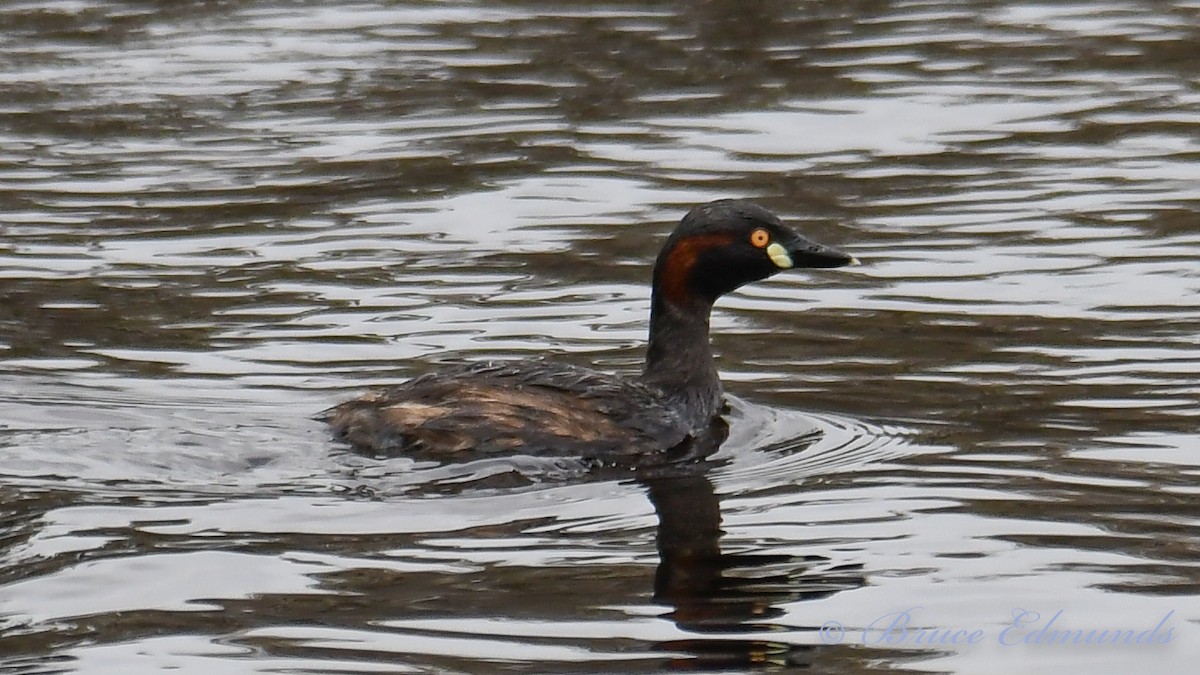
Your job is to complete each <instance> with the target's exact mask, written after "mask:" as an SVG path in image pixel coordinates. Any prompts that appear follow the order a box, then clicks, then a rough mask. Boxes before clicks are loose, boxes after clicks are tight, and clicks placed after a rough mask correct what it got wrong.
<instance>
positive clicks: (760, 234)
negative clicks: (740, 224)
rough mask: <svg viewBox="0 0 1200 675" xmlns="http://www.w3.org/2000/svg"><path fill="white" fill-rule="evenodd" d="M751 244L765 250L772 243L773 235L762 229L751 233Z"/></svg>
mask: <svg viewBox="0 0 1200 675" xmlns="http://www.w3.org/2000/svg"><path fill="white" fill-rule="evenodd" d="M750 243H751V244H754V245H755V246H757V247H758V248H763V247H765V246H766V245H767V244H769V243H771V235H770V234H769V233H768V232H767V231H766V230H764V229H762V228H761V227H760V228H759V229H757V230H755V231H753V232H751V233H750Z"/></svg>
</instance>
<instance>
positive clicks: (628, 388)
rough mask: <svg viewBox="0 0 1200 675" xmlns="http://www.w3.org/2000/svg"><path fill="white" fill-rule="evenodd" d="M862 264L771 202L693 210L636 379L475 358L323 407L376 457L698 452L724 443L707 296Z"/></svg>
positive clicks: (654, 299)
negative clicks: (792, 274)
mask: <svg viewBox="0 0 1200 675" xmlns="http://www.w3.org/2000/svg"><path fill="white" fill-rule="evenodd" d="M854 264H858V261H857V260H856V259H855V258H854V257H852V256H850V255H848V254H846V253H843V252H841V251H838V250H836V249H833V248H830V247H828V246H824V245H821V244H818V243H815V242H813V241H810V240H808V239H806V238H804V237H803V236H801V235H800V234H799V233H798V232H796V231H795V230H794V229H792V228H790V227H788V226H787V225H784V224H783V222H781V221H780V219H779V218H778V217H776V216H775V215H774V214H773V213H771V212H770V211H768V210H767V209H765V208H763V207H761V206H759V205H757V204H754V203H752V202H749V201H745V200H738V199H722V200H718V201H714V202H710V203H708V204H703V205H700V206H697V207H696V208H694V209H692V210H691V211H690V212H688V214H687V215H685V216H684V217H683V220H681V221H680V223H679V225H678V226H677V227H676V228H675V230H674V231H673V232H672V233H671V235H670V236H669V237H668V238H667V240H666V242H665V244H664V245H663V247H662V251H661V252H660V253H659V255H658V258H657V259H656V261H655V263H654V271H653V277H652V285H651V303H650V334H649V342H648V345H647V348H646V362H645V367H644V369H643V371H642V374H641V376H640V377H636V378H625V377H619V376H616V375H611V374H608V373H603V372H598V371H595V370H591V369H588V368H583V367H579V366H574V365H567V364H559V363H553V362H550V361H546V360H543V359H534V360H525V361H480V362H473V363H467V364H464V365H459V366H453V367H450V368H446V369H442V370H438V371H436V372H431V373H428V374H425V375H421V376H419V377H416V378H414V379H412V380H410V381H408V382H406V383H404V384H401V385H397V386H391V387H387V388H382V389H378V390H376V391H372V392H369V393H367V394H365V395H363V396H361V397H359V398H356V399H353V400H351V401H347V402H345V403H342V404H340V405H338V406H335V407H333V408H330V409H329V410H327V411H325V412H324V413H323V414H322V416H323V417H324V419H326V420H327V421H328V422H329V424H330V426H331V427H332V429H333V431H334V434H335V436H336V437H338V438H339V439H341V440H344V441H346V442H347V443H349V444H350V445H351V446H352V447H354V448H355V449H356V450H358V451H360V452H364V453H367V454H372V455H401V454H404V455H414V456H423V457H437V458H443V459H451V458H463V459H466V458H473V457H477V456H481V455H487V454H490V453H516V452H519V453H525V454H531V455H554V456H577V457H583V458H590V459H598V460H602V461H606V462H612V463H615V464H625V463H633V464H637V463H641V462H656V461H660V460H662V459H663V458H668V457H676V456H682V455H691V454H695V452H696V448H697V447H698V446H703V448H704V449H703V450H702V452H701V454H706V453H709V452H711V450H713V449H715V447H716V446H717V445H719V444H720V442H721V441H722V440H723V439H724V431H723V430H724V422H723V420H721V414H722V412H723V410H724V403H723V390H722V387H721V380H720V377H719V376H718V373H717V364H716V360H715V359H714V358H713V353H712V348H711V346H710V344H709V317H710V314H711V312H712V308H713V303H714V302H715V301H716V300H717V299H718V298H720V297H721V296H722V295H725V294H726V293H729V292H731V291H733V290H735V289H737V288H739V287H740V286H743V285H745V284H747V283H750V282H753V281H758V280H760V279H765V278H767V277H769V276H772V275H774V274H776V273H778V272H782V271H784V270H788V269H800V268H830V267H841V266H844V265H854Z"/></svg>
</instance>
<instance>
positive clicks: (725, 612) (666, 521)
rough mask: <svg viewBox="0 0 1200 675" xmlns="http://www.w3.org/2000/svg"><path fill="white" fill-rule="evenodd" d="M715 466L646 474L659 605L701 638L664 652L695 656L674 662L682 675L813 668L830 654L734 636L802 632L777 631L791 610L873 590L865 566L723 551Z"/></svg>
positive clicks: (671, 645)
mask: <svg viewBox="0 0 1200 675" xmlns="http://www.w3.org/2000/svg"><path fill="white" fill-rule="evenodd" d="M714 440H715V439H714ZM721 440H723V438H722V439H721ZM815 440H816V439H815V438H814V439H813V440H812V441H810V444H811V442H815ZM716 442H717V444H718V445H719V444H720V440H716ZM797 449H798V450H799V449H802V448H797ZM710 467H711V464H710V463H707V462H701V463H691V464H684V465H674V466H672V467H669V468H661V467H660V468H658V469H655V470H648V471H644V472H642V475H640V476H639V481H640V482H641V483H642V484H643V485H644V486H645V487H646V489H647V491H648V493H649V497H650V501H651V503H652V504H653V505H654V511H655V513H656V515H657V516H658V532H657V547H658V553H659V565H658V569H657V572H656V574H655V578H654V599H655V600H656V601H657V602H659V603H661V604H664V605H667V606H669V607H671V608H672V609H671V611H670V612H669V613H668V614H667V615H666V617H667V618H669V619H671V620H672V621H674V623H675V624H676V625H677V626H678V627H679V628H680V629H682V630H685V631H688V632H690V633H695V634H697V637H694V638H687V639H680V640H672V641H669V642H664V643H660V644H659V645H658V648H659V649H662V650H664V651H671V652H679V653H681V654H687V655H688V656H687V657H681V658H677V659H674V660H672V661H671V662H670V664H669V665H670V667H671V668H672V669H675V670H711V669H728V668H737V667H742V668H745V667H755V666H759V667H767V668H770V667H772V666H793V667H794V666H804V665H809V664H811V663H812V661H813V658H814V657H815V653H814V652H815V650H818V649H821V647H819V646H814V645H798V644H788V643H784V642H778V641H772V640H768V639H756V638H746V637H732V635H733V634H746V633H764V634H768V633H781V632H784V631H795V630H796V628H795V627H792V626H784V625H780V624H774V623H771V620H772V619H777V618H779V617H781V616H783V615H784V614H785V610H784V609H783V608H782V607H781V606H782V605H783V604H785V603H793V602H798V601H803V600H819V599H821V598H826V597H829V596H830V595H833V594H834V593H837V592H838V591H842V590H849V589H854V588H859V587H861V586H864V585H865V584H866V579H865V578H864V577H863V576H862V573H861V568H862V565H861V564H852V565H841V566H835V567H829V566H826V565H825V563H826V562H828V559H827V558H824V557H822V556H803V557H796V556H791V555H778V554H769V553H724V552H722V551H721V547H720V538H721V535H722V534H723V531H722V530H721V505H720V499H719V498H718V496H717V494H716V491H715V490H714V488H713V484H712V482H711V481H710V480H709V478H708V476H707V475H706V473H707V470H708V468H710ZM811 630H812V631H813V632H814V633H815V632H816V627H812V629H811ZM718 636H722V637H718ZM725 636H728V637H725Z"/></svg>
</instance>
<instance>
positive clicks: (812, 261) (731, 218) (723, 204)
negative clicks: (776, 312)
mask: <svg viewBox="0 0 1200 675" xmlns="http://www.w3.org/2000/svg"><path fill="white" fill-rule="evenodd" d="M855 264H858V261H857V260H856V259H855V258H854V257H853V256H850V255H848V254H846V253H843V252H841V251H838V250H837V249H834V248H830V247H828V246H824V245H822V244H818V243H816V242H813V241H810V240H808V239H805V238H804V237H802V236H801V235H800V234H799V233H798V232H796V231H795V230H793V229H791V228H790V227H788V226H787V225H784V224H783V222H782V221H780V220H779V218H778V217H777V216H775V214H773V213H771V212H770V211H768V210H766V209H764V208H763V207H761V206H759V205H758V204H755V203H753V202H748V201H744V200H741V199H721V200H717V201H715V202H709V203H708V204H703V205H701V206H697V207H696V208H694V209H692V210H691V211H690V212H688V214H687V215H686V216H684V217H683V220H682V221H680V223H679V226H678V227H676V228H675V231H674V232H672V233H671V236H670V237H668V238H667V242H666V244H665V245H664V246H663V249H662V252H661V253H659V255H658V260H657V261H656V262H655V265H654V291H655V294H656V295H658V296H660V297H661V298H662V299H663V300H666V301H668V302H670V303H672V304H676V305H680V306H687V305H692V304H695V303H697V302H702V303H705V304H709V305H711V304H712V303H713V301H715V300H716V299H717V298H719V297H720V296H722V295H724V294H726V293H728V292H730V291H732V290H734V289H736V288H738V287H740V286H743V285H745V284H748V283H750V282H752V281H758V280H759V279H765V278H767V277H769V276H771V275H773V274H776V273H778V272H781V271H783V270H785V269H790V268H793V267H794V268H817V267H842V266H844V265H855Z"/></svg>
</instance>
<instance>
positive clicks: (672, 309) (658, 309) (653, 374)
mask: <svg viewBox="0 0 1200 675" xmlns="http://www.w3.org/2000/svg"><path fill="white" fill-rule="evenodd" d="M711 313H712V303H711V302H705V301H702V300H697V301H696V302H694V303H689V304H687V305H679V304H676V303H671V302H668V301H667V300H665V299H664V298H662V297H661V296H660V295H659V294H657V293H656V294H655V295H654V297H653V298H652V300H651V306H650V341H649V344H648V345H647V348H646V368H645V370H644V371H643V373H642V380H643V381H644V382H646V383H647V384H651V385H653V386H656V387H658V388H659V389H661V390H662V391H663V393H664V397H665V399H666V400H667V402H668V403H669V404H671V405H673V406H675V407H677V408H678V409H680V410H681V412H682V413H683V414H684V415H685V417H687V418H688V419H689V421H691V422H692V423H693V424H694V425H700V424H707V423H708V422H709V421H711V420H712V418H713V417H715V416H716V415H717V414H718V413H719V412H720V409H721V397H722V392H721V380H720V377H719V376H718V374H717V362H716V360H715V359H714V358H713V353H712V346H711V345H710V344H709V341H708V329H709V316H710V314H711Z"/></svg>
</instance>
